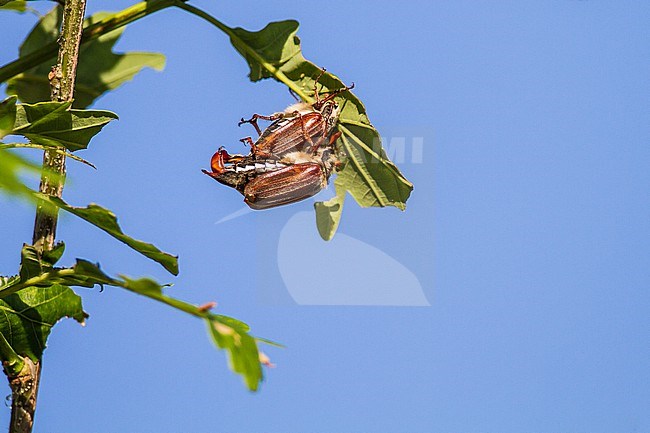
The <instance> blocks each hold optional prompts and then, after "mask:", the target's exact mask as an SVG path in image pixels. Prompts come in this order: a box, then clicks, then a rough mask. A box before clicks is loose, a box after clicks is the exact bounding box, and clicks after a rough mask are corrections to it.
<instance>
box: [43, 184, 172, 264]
mask: <svg viewBox="0 0 650 433" xmlns="http://www.w3.org/2000/svg"><path fill="white" fill-rule="evenodd" d="M39 197H40V198H42V199H44V200H46V201H48V202H50V203H52V204H54V205H55V206H57V207H59V208H60V209H63V210H65V211H66V212H69V213H71V214H73V215H75V216H77V217H79V218H81V219H83V220H86V221H87V222H89V223H91V224H92V225H94V226H95V227H97V228H99V229H101V230H103V231H105V232H106V233H108V234H109V235H111V236H113V237H114V238H115V239H117V240H119V241H121V242H123V243H125V244H126V245H128V246H129V247H131V248H132V249H134V250H135V251H137V252H139V253H140V254H142V255H143V256H145V257H148V258H150V259H151V260H153V261H155V262H157V263H160V264H161V265H162V267H163V268H165V269H166V270H167V271H168V272H170V273H171V274H173V275H178V257H176V256H173V255H171V254H168V253H165V252H163V251H161V250H159V249H158V248H157V247H156V246H155V245H153V244H150V243H146V242H143V241H139V240H137V239H134V238H132V237H130V236H127V235H125V234H124V232H123V231H122V229H121V227H120V225H119V224H118V223H117V217H116V216H115V214H114V213H113V212H111V211H110V210H108V209H106V208H103V207H101V206H99V205H97V204H94V203H91V204H90V205H88V206H87V207H75V206H70V205H69V204H68V203H66V202H65V201H63V200H62V199H60V198H57V197H49V196H44V195H40V194H39Z"/></svg>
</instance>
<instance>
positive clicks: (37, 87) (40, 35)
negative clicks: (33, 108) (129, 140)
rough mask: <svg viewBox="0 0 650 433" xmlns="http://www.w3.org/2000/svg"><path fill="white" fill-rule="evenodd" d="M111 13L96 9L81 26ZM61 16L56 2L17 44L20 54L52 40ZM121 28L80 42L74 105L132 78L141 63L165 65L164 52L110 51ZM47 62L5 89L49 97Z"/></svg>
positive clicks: (29, 97) (25, 96)
mask: <svg viewBox="0 0 650 433" xmlns="http://www.w3.org/2000/svg"><path fill="white" fill-rule="evenodd" d="M111 15H113V14H110V13H108V12H98V13H96V14H94V15H92V16H91V17H89V18H87V19H86V20H85V22H84V26H89V25H92V24H94V23H96V22H98V21H100V20H101V19H103V18H106V17H108V16H111ZM61 19H62V11H61V8H60V7H58V6H57V7H55V8H54V9H52V11H50V12H49V13H48V14H47V15H45V16H44V17H43V18H42V19H41V20H40V21H39V22H38V24H37V25H36V26H35V27H34V29H33V30H32V32H31V33H30V34H29V35H28V36H27V38H26V39H25V41H24V42H23V44H22V45H21V47H20V56H21V57H22V56H25V55H27V54H29V53H31V52H33V51H35V50H37V49H39V48H41V47H43V46H45V45H47V44H49V43H52V42H54V41H56V39H57V38H58V36H59V28H60V26H61ZM123 31H124V28H120V29H117V30H113V31H112V32H109V33H106V34H105V35H102V36H100V37H99V38H97V39H96V40H93V41H90V42H88V43H85V44H83V45H82V46H81V48H80V52H79V64H78V67H77V79H76V82H75V94H74V97H75V100H74V105H73V106H74V107H75V108H85V107H88V106H89V105H90V104H92V103H93V102H94V101H95V100H96V99H97V98H99V97H100V96H102V95H103V94H104V93H106V92H108V91H109V90H113V89H115V88H117V87H119V86H121V85H122V84H124V83H125V82H127V81H130V80H132V79H133V77H135V75H137V74H138V72H140V71H141V70H142V69H143V68H145V67H149V68H152V69H154V70H157V71H160V70H162V69H163V68H164V67H165V56H164V55H163V54H160V53H146V52H129V53H114V52H113V46H114V45H115V44H116V43H117V41H118V39H119V38H120V36H121V35H122V32H123ZM51 66H52V65H50V64H47V63H42V64H40V65H39V66H37V67H35V68H32V69H30V70H28V71H26V72H24V73H22V74H19V75H17V76H15V77H14V78H12V79H10V80H9V81H8V84H7V93H10V94H17V95H18V97H19V98H20V100H21V101H23V102H32V103H34V102H39V101H46V100H49V99H50V84H49V80H48V74H49V72H50V69H51Z"/></svg>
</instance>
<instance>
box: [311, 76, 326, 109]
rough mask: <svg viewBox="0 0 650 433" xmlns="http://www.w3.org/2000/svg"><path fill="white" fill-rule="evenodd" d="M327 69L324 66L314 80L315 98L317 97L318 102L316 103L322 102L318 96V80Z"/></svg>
mask: <svg viewBox="0 0 650 433" xmlns="http://www.w3.org/2000/svg"><path fill="white" fill-rule="evenodd" d="M326 70H327V69H325V68H322V69H321V70H320V74H319V75H318V77H316V80H315V81H314V99H316V102H315V103H314V104H320V102H321V101H320V98H319V96H318V82H319V81H320V79H321V77H322V76H323V74H324V73H325V71H326Z"/></svg>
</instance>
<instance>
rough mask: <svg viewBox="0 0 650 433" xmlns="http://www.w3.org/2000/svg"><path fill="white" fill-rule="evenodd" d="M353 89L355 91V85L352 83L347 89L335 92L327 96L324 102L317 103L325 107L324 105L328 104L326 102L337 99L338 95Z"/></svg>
mask: <svg viewBox="0 0 650 433" xmlns="http://www.w3.org/2000/svg"><path fill="white" fill-rule="evenodd" d="M352 89H354V83H352V84H350V85H349V86H346V87H344V88H342V89H338V90H334V91H333V92H332V93H330V94H329V95H327V98H325V99H323V100H322V101H317V102H318V103H319V104H320V105H323V104H324V103H326V102H327V101H329V100H330V99H332V98H334V97H336V96H337V95H340V94H341V93H343V92H347V91H348V90H352Z"/></svg>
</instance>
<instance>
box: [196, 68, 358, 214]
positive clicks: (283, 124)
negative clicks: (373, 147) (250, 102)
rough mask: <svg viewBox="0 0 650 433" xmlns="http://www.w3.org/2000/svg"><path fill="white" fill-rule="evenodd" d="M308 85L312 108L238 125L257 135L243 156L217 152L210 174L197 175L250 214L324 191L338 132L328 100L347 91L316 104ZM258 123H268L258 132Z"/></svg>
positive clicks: (248, 139)
mask: <svg viewBox="0 0 650 433" xmlns="http://www.w3.org/2000/svg"><path fill="white" fill-rule="evenodd" d="M323 72H324V70H323V71H322V72H321V75H319V77H318V78H317V79H316V81H315V84H314V98H315V100H316V101H315V102H314V103H313V104H308V103H298V104H294V105H292V106H290V107H289V108H287V109H286V110H285V111H284V112H282V113H275V114H273V115H271V116H263V115H259V114H254V115H253V116H252V118H251V119H249V120H244V119H242V120H241V122H239V125H241V124H243V123H251V124H252V125H253V126H254V127H255V130H256V131H257V132H258V134H259V138H258V139H257V141H255V142H253V140H252V138H251V137H246V138H244V139H242V140H241V141H243V142H246V143H248V144H250V147H251V152H250V154H249V155H230V154H229V153H228V152H227V151H226V150H225V149H223V148H219V150H217V152H216V153H215V154H214V155H213V156H212V160H211V163H210V165H211V168H212V171H211V172H209V171H207V170H202V171H203V173H205V174H207V175H208V176H210V177H212V178H213V179H215V180H216V181H217V182H219V183H222V184H224V185H227V186H230V187H232V188H235V189H236V190H237V191H239V192H240V193H241V194H242V195H244V202H245V203H246V204H247V205H248V206H250V207H251V208H252V209H268V208H272V207H277V206H282V205H285V204H290V203H295V202H297V201H300V200H304V199H306V198H309V197H311V196H313V195H316V194H317V193H318V192H320V191H321V190H322V189H323V188H325V187H326V186H327V182H328V180H329V177H330V175H331V174H332V171H333V170H334V168H335V167H336V166H337V165H338V160H337V158H336V156H335V155H334V143H335V142H336V140H337V139H338V137H340V135H341V133H340V132H335V133H334V132H333V130H334V127H335V125H336V122H337V120H338V116H339V112H340V108H339V105H338V104H337V103H336V102H335V101H334V100H333V98H334V97H335V96H337V95H339V94H340V93H342V92H345V91H347V90H350V89H352V88H353V87H354V84H352V85H351V86H349V87H345V88H343V89H340V90H337V91H334V92H331V93H330V94H329V95H328V96H327V97H325V98H323V99H320V95H319V94H318V88H317V83H318V80H319V79H320V77H321V76H322V74H323ZM258 119H264V120H272V121H273V123H271V124H270V125H269V126H268V127H267V128H266V129H265V130H264V131H263V132H262V131H261V130H260V128H259V126H258V125H257V120H258Z"/></svg>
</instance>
